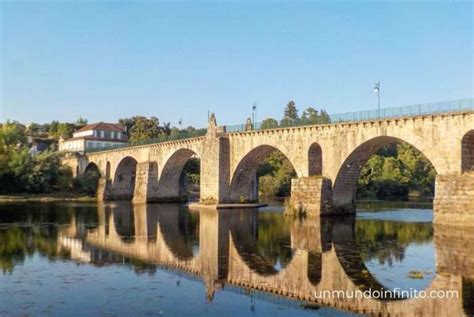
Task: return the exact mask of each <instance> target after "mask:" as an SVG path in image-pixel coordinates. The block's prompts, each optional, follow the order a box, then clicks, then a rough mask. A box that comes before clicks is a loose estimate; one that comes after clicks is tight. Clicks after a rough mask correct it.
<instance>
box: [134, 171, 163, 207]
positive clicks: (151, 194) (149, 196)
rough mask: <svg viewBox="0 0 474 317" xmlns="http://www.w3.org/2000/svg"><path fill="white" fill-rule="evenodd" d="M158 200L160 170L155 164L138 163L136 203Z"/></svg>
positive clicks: (135, 191)
mask: <svg viewBox="0 0 474 317" xmlns="http://www.w3.org/2000/svg"><path fill="white" fill-rule="evenodd" d="M157 200H158V168H157V165H156V163H155V162H141V163H137V172H136V178H135V188H134V190H133V202H134V203H147V202H153V201H157Z"/></svg>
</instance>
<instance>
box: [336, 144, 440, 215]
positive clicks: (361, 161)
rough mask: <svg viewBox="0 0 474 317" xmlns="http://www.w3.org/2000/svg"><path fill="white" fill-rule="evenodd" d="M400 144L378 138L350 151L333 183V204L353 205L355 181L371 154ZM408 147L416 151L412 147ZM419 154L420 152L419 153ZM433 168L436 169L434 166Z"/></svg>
mask: <svg viewBox="0 0 474 317" xmlns="http://www.w3.org/2000/svg"><path fill="white" fill-rule="evenodd" d="M401 142H404V141H403V140H400V139H398V138H395V137H389V136H380V137H376V138H373V139H371V140H369V141H366V142H364V143H363V144H361V145H359V146H358V147H357V148H356V149H355V150H354V151H352V153H351V154H350V155H349V156H348V157H347V159H346V160H345V161H344V163H343V164H342V166H341V167H340V169H339V173H338V174H337V177H336V181H335V182H334V188H333V199H334V204H335V205H338V206H344V205H349V204H351V205H353V204H354V202H355V193H356V187H357V186H356V185H357V180H358V179H359V175H360V172H361V170H362V168H363V167H364V165H365V163H367V161H368V160H369V158H370V157H371V156H372V155H373V154H375V153H376V152H377V151H378V150H379V149H380V148H381V147H383V146H385V145H390V144H396V143H401ZM405 143H407V142H405ZM407 144H409V143H407ZM409 145H410V146H411V147H413V148H415V149H417V148H416V147H414V146H413V145H411V144H409ZM417 150H418V149H417ZM418 151H419V150H418ZM420 153H422V152H421V151H420ZM422 154H423V153H422ZM423 155H424V154H423ZM430 163H431V161H430ZM433 167H434V168H436V167H435V166H433Z"/></svg>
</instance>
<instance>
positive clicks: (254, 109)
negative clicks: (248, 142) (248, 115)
mask: <svg viewBox="0 0 474 317" xmlns="http://www.w3.org/2000/svg"><path fill="white" fill-rule="evenodd" d="M256 118H257V103H256V102H254V103H253V105H252V124H253V129H254V130H255V119H256Z"/></svg>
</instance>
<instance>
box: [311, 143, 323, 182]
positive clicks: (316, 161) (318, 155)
mask: <svg viewBox="0 0 474 317" xmlns="http://www.w3.org/2000/svg"><path fill="white" fill-rule="evenodd" d="M322 174H323V150H322V149H321V146H320V145H319V144H318V143H316V142H314V143H313V144H311V146H310V147H309V150H308V175H309V176H314V175H322Z"/></svg>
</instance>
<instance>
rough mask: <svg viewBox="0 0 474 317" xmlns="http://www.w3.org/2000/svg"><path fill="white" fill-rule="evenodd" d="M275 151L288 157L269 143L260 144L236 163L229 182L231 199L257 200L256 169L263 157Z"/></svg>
mask: <svg viewBox="0 0 474 317" xmlns="http://www.w3.org/2000/svg"><path fill="white" fill-rule="evenodd" d="M275 151H278V152H280V153H281V154H283V155H284V156H285V158H286V159H288V157H287V156H286V155H285V154H284V153H283V152H282V151H280V150H279V149H277V148H276V147H273V146H270V145H260V146H258V147H256V148H254V149H252V150H251V151H250V152H248V153H247V154H246V155H245V156H244V157H243V159H242V160H241V161H240V162H239V164H238V165H237V168H236V169H235V172H234V175H232V179H231V182H230V191H229V196H230V200H231V201H240V200H242V198H243V199H245V200H247V201H257V200H258V179H257V169H258V167H259V166H260V164H262V163H263V161H264V160H265V158H266V157H267V156H269V155H270V154H271V153H273V152H275ZM288 161H289V162H290V164H292V166H293V169H295V168H294V166H295V165H294V164H293V163H292V162H291V161H290V160H288Z"/></svg>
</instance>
